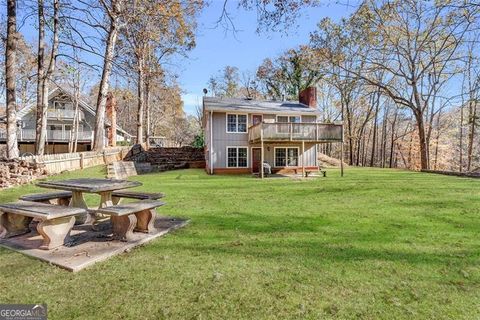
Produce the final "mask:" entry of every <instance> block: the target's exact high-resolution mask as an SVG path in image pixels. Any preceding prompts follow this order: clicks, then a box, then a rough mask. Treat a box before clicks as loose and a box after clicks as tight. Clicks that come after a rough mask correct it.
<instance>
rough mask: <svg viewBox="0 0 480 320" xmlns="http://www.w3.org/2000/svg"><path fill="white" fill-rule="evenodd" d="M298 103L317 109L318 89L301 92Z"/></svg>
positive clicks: (313, 88) (312, 88)
mask: <svg viewBox="0 0 480 320" xmlns="http://www.w3.org/2000/svg"><path fill="white" fill-rule="evenodd" d="M298 101H299V102H300V103H303V104H306V105H307V106H309V107H310V108H314V109H316V108H317V87H308V88H305V89H303V90H302V91H300V93H299V94H298Z"/></svg>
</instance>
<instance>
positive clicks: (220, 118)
mask: <svg viewBox="0 0 480 320" xmlns="http://www.w3.org/2000/svg"><path fill="white" fill-rule="evenodd" d="M238 114H242V113H238ZM258 114H261V113H249V114H248V116H247V118H248V124H247V126H248V127H250V126H251V125H252V123H253V121H252V120H253V115H258ZM226 115H227V113H226V112H213V114H212V122H210V119H211V118H210V112H206V115H205V117H206V119H205V128H204V133H205V151H206V152H205V160H206V163H207V168H206V170H207V172H210V168H211V165H212V167H213V169H214V172H215V173H220V172H222V173H224V172H230V171H232V172H237V171H242V172H243V171H245V170H234V169H236V168H228V167H227V147H247V148H248V161H247V162H248V163H247V167H248V170H246V171H250V168H251V160H252V159H251V157H252V148H255V147H260V145H259V144H250V143H249V141H248V133H228V132H227V128H226ZM262 116H263V121H276V115H275V114H262ZM316 119H317V118H316V116H311V115H302V122H316ZM212 124H213V128H212ZM210 130H213V131H212V133H213V137H212V140H213V147H212V146H211V142H210V139H211V137H210ZM275 147H297V148H298V149H299V166H301V164H302V163H303V164H304V166H306V167H316V166H317V152H316V150H317V146H316V144H314V143H305V153H304V154H302V153H301V143H283V144H272V143H264V149H265V151H264V156H265V161H266V162H267V163H269V164H270V165H271V166H272V167H274V154H275V151H274V150H275ZM210 151H211V159H210ZM302 161H304V162H302ZM217 169H218V170H217ZM229 169H231V170H229ZM239 169H243V168H239Z"/></svg>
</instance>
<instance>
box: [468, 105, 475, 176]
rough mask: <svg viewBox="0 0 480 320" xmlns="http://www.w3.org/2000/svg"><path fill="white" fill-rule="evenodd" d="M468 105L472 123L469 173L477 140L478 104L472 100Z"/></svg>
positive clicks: (469, 135) (469, 141)
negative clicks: (474, 143)
mask: <svg viewBox="0 0 480 320" xmlns="http://www.w3.org/2000/svg"><path fill="white" fill-rule="evenodd" d="M468 104H469V108H468V109H469V115H468V121H469V123H470V129H469V132H468V149H467V171H470V170H471V169H472V154H473V142H474V140H475V129H476V124H477V102H476V101H472V99H470V101H469V103H468Z"/></svg>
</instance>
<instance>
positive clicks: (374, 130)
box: [370, 94, 380, 167]
mask: <svg viewBox="0 0 480 320" xmlns="http://www.w3.org/2000/svg"><path fill="white" fill-rule="evenodd" d="M379 104H380V94H377V101H375V118H374V120H373V137H372V155H371V157H370V167H373V166H374V164H375V147H376V144H377V126H378V125H377V121H378V120H377V119H378V106H379Z"/></svg>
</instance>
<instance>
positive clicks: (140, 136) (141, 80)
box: [137, 59, 145, 144]
mask: <svg viewBox="0 0 480 320" xmlns="http://www.w3.org/2000/svg"><path fill="white" fill-rule="evenodd" d="M143 67H144V66H143V60H142V59H139V60H138V80H137V94H138V109H137V143H138V144H141V143H143V142H144V141H143V114H144V112H145V109H144V108H145V101H144V98H145V88H144V85H145V82H144V74H143V73H144V70H143Z"/></svg>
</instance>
